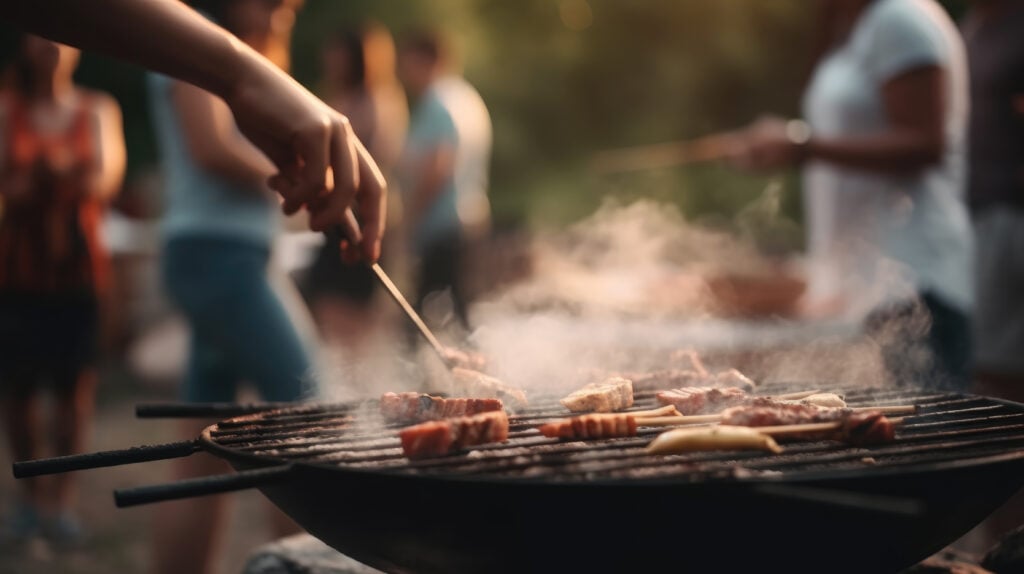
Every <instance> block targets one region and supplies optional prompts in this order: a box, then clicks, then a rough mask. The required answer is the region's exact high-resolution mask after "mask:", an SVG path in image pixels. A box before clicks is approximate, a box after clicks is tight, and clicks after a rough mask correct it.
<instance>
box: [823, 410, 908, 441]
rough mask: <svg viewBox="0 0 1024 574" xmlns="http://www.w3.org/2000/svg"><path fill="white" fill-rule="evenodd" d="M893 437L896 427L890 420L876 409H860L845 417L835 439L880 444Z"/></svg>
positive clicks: (894, 436) (891, 439) (893, 438)
mask: <svg viewBox="0 0 1024 574" xmlns="http://www.w3.org/2000/svg"><path fill="white" fill-rule="evenodd" d="M895 439H896V429H895V427H894V425H893V424H892V421H891V420H889V419H888V418H886V416H885V415H883V414H882V413H880V412H878V411H862V412H856V413H853V414H851V415H850V416H848V417H846V419H845V420H844V421H843V428H842V434H841V436H839V437H837V439H836V440H842V441H843V442H847V443H850V444H852V445H857V446H860V445H870V444H882V443H886V442H891V441H893V440H895Z"/></svg>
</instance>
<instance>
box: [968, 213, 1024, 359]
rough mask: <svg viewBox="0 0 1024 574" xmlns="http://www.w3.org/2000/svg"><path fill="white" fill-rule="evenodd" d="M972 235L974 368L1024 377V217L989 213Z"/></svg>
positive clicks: (978, 217)
mask: <svg viewBox="0 0 1024 574" xmlns="http://www.w3.org/2000/svg"><path fill="white" fill-rule="evenodd" d="M974 231H975V237H976V246H975V252H976V260H975V277H976V281H977V283H976V289H977V291H976V293H977V296H976V303H975V312H974V332H973V335H974V349H975V358H974V363H975V368H976V369H978V370H979V371H981V372H988V373H996V374H1000V375H1024V211H1020V210H1014V209H1010V208H1006V207H999V206H993V207H989V208H987V209H985V210H984V211H981V212H979V213H977V214H975V216H974Z"/></svg>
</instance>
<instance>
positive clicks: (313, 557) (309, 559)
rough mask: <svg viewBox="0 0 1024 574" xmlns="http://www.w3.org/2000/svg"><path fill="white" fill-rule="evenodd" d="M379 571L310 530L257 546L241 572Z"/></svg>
mask: <svg viewBox="0 0 1024 574" xmlns="http://www.w3.org/2000/svg"><path fill="white" fill-rule="evenodd" d="M296 572H302V573H303V574H381V572H380V570H374V569H373V568H370V567H369V566H366V565H365V564H362V563H360V562H356V561H355V560H353V559H351V558H349V557H348V556H345V555H344V554H341V553H340V552H338V551H337V550H335V549H333V548H331V547H330V546H328V545H326V544H324V543H323V542H320V541H319V540H317V539H316V538H314V537H312V536H310V535H309V534H296V535H294V536H289V537H287V538H282V539H280V540H277V541H275V542H271V543H270V544H265V545H263V546H260V547H259V548H256V550H254V551H253V553H252V555H251V556H250V557H249V560H248V561H247V562H246V565H245V569H244V570H242V574H294V573H296Z"/></svg>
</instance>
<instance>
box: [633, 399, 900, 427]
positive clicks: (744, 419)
mask: <svg viewBox="0 0 1024 574" xmlns="http://www.w3.org/2000/svg"><path fill="white" fill-rule="evenodd" d="M858 412H878V413H881V414H883V415H910V414H914V413H915V412H917V407H915V406H912V405H900V406H889V407H854V408H833V407H818V406H815V405H808V404H804V403H800V402H786V401H778V400H774V399H770V398H767V397H756V398H753V399H751V401H750V402H749V403H748V404H746V405H741V406H736V407H731V408H728V409H726V410H724V411H723V412H721V413H719V414H709V415H689V416H679V417H657V418H645V419H644V420H642V421H640V424H641V426H680V425H692V424H705V423H716V422H717V423H721V424H724V425H735V426H779V425H791V424H804V423H814V422H832V421H836V420H841V419H842V418H843V417H845V416H848V415H849V414H851V413H858Z"/></svg>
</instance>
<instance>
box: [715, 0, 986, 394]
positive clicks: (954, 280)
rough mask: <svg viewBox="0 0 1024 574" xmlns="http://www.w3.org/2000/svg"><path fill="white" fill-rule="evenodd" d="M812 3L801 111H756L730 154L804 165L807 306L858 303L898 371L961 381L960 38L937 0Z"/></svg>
mask: <svg viewBox="0 0 1024 574" xmlns="http://www.w3.org/2000/svg"><path fill="white" fill-rule="evenodd" d="M820 10H821V16H820V20H819V27H818V29H819V30H820V31H821V33H822V36H823V37H822V42H821V45H822V47H823V49H822V50H821V51H820V57H819V58H818V60H817V63H816V65H815V68H814V71H813V75H812V78H811V80H810V84H809V86H808V87H807V89H806V91H805V94H804V100H803V110H804V116H805V118H806V123H803V122H799V121H790V122H787V121H784V120H782V119H779V118H765V119H762V120H759V121H757V122H755V123H754V124H753V125H751V126H750V127H749V128H747V129H746V130H743V131H741V132H738V133H737V134H736V140H735V142H736V150H735V154H734V157H733V159H734V161H735V163H736V164H737V165H739V166H740V167H744V168H748V169H754V170H774V169H779V168H785V167H790V166H799V167H800V168H801V169H802V172H803V192H804V203H805V212H806V222H807V226H808V238H807V242H808V255H809V288H808V297H807V301H806V302H807V307H808V309H809V310H811V312H812V313H813V312H821V311H822V310H828V311H832V312H835V311H837V310H844V311H852V312H857V313H859V316H864V315H866V319H865V321H866V326H867V329H868V332H869V334H871V335H873V336H875V337H876V338H877V339H878V340H879V341H881V342H882V352H883V360H884V361H885V364H886V367H887V368H888V370H889V371H890V373H891V374H892V376H893V378H894V379H895V380H896V381H899V382H902V383H913V384H925V385H928V386H933V387H944V388H949V389H957V390H964V389H965V388H966V386H967V381H968V372H969V362H970V352H971V351H970V348H971V344H970V326H969V312H970V309H971V306H972V303H973V282H972V280H971V265H972V257H973V243H972V233H971V227H970V221H969V219H968V215H967V208H966V204H965V201H964V194H965V182H966V172H965V168H966V158H967V150H966V145H967V134H966V130H967V115H968V94H967V65H966V56H965V53H964V45H963V41H962V39H961V38H960V35H959V34H958V32H957V29H956V27H955V26H954V24H953V22H952V21H951V20H950V18H949V16H948V15H947V14H946V12H945V11H944V10H943V9H942V7H941V6H939V4H938V3H936V2H935V1H934V0H828V1H826V2H822V3H821V6H820ZM865 296H868V299H866V300H865V299H863V298H864V297H865ZM858 304H864V308H862V309H857V308H856V307H857V305H858ZM922 316H923V320H922V319H921V317H922ZM893 339H898V340H897V341H893ZM904 339H909V340H904ZM893 342H895V343H896V344H891V343H893Z"/></svg>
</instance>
